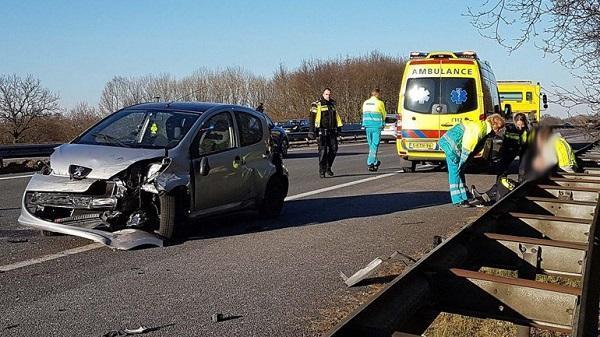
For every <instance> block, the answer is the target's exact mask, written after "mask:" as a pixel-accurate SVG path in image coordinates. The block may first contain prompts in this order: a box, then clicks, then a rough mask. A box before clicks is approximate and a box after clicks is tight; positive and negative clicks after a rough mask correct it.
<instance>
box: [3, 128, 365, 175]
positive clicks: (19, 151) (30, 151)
mask: <svg viewBox="0 0 600 337" xmlns="http://www.w3.org/2000/svg"><path fill="white" fill-rule="evenodd" d="M287 136H288V139H289V141H290V144H291V145H295V146H301V145H305V144H306V145H310V144H311V143H314V141H313V140H311V139H309V137H308V132H290V133H287ZM339 137H340V141H342V142H344V141H351V140H354V141H357V140H360V139H364V138H365V137H366V136H365V131H364V130H361V129H360V128H359V129H356V128H353V129H346V128H343V129H342V132H341V133H340V135H339ZM59 145H61V144H17V145H0V167H2V162H3V159H18V158H33V157H48V156H50V155H51V154H52V152H53V151H54V148H55V147H57V146H59Z"/></svg>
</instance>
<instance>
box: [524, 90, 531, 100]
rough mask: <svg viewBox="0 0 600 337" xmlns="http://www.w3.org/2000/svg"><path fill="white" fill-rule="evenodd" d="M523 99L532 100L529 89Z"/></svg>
mask: <svg viewBox="0 0 600 337" xmlns="http://www.w3.org/2000/svg"><path fill="white" fill-rule="evenodd" d="M525 99H526V100H528V101H532V100H533V93H532V92H531V91H528V92H526V93H525Z"/></svg>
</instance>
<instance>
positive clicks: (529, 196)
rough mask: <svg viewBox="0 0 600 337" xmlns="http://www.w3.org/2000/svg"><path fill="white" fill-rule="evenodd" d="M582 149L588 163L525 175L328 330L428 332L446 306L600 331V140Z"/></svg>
mask: <svg viewBox="0 0 600 337" xmlns="http://www.w3.org/2000/svg"><path fill="white" fill-rule="evenodd" d="M578 157H579V158H580V159H581V160H582V162H583V164H584V167H585V173H555V174H548V175H546V176H544V177H542V178H539V179H535V180H531V181H527V182H525V183H523V184H522V185H520V186H519V187H518V188H516V189H515V190H513V191H512V192H511V193H509V194H508V195H507V196H506V197H504V198H503V199H502V200H500V201H499V202H497V203H496V204H495V205H494V206H492V207H491V208H490V209H489V210H487V212H485V213H484V214H483V215H482V216H481V217H479V218H478V219H477V220H475V221H474V222H472V223H470V224H468V225H466V226H465V227H463V229H462V230H460V231H459V232H458V233H456V234H454V235H453V236H451V237H450V238H448V239H446V240H444V241H443V242H442V243H441V244H439V245H438V246H437V247H435V248H434V249H433V250H432V251H430V252H429V253H428V254H426V255H425V256H424V257H423V258H422V259H420V260H419V261H418V262H416V263H415V264H414V265H412V266H411V267H410V268H408V269H407V270H406V271H405V272H404V273H403V274H402V275H400V276H398V277H396V278H395V279H394V280H393V281H392V282H391V283H389V284H388V285H387V286H386V287H385V288H384V289H383V290H382V291H380V292H379V293H377V294H376V295H375V296H374V297H373V298H371V299H370V300H369V301H368V302H367V303H365V304H363V305H362V306H360V307H359V308H358V309H357V310H356V311H354V312H353V313H351V314H350V315H349V316H348V317H347V318H346V319H345V320H343V321H342V322H341V323H340V324H338V325H337V326H336V327H334V328H333V329H332V330H331V331H330V332H329V333H328V335H329V336H335V337H338V336H392V335H393V336H421V335H422V334H423V333H424V332H425V331H426V330H427V328H428V327H429V326H430V325H431V324H432V323H433V321H434V320H435V318H436V317H437V316H438V315H439V314H440V313H442V312H447V313H454V314H461V315H466V316H471V317H478V318H492V319H498V320H504V321H509V322H513V323H515V324H517V332H518V334H519V336H529V334H530V332H531V327H535V328H541V329H547V330H553V331H559V332H563V333H568V334H571V336H576V337H583V336H598V306H599V296H600V287H599V286H598V283H597V282H598V280H600V247H599V245H600V214H599V213H600V212H599V211H600V208H599V207H598V206H599V193H600V146H598V145H597V143H595V144H594V145H593V146H587V147H585V148H583V149H582V151H579V152H578ZM549 275H551V276H553V278H549V277H548V276H549ZM555 280H559V281H562V283H561V282H558V283H556V282H555ZM567 281H568V282H567ZM565 284H566V285H565Z"/></svg>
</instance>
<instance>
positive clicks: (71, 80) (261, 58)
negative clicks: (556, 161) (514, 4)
mask: <svg viewBox="0 0 600 337" xmlns="http://www.w3.org/2000/svg"><path fill="white" fill-rule="evenodd" d="M481 1H483V0H481ZM468 3H470V4H471V5H472V6H476V5H478V4H479V3H480V1H479V0H477V1H468V2H466V1H465V2H463V1H441V0H439V1H429V2H427V6H425V5H423V2H408V1H406V2H405V1H377V2H373V1H329V2H324V1H294V2H292V1H290V2H284V1H259V0H256V1H241V0H236V1H219V2H217V1H210V2H209V1H183V0H179V1H178V0H174V1H141V0H129V1H112V0H103V1H87V0H78V1H33V0H31V1H18V0H14V1H13V0H0V5H1V7H2V11H1V12H0V74H12V73H16V74H19V75H25V74H32V75H34V76H36V77H38V78H40V79H41V80H42V83H43V85H44V86H46V87H48V88H50V89H52V90H54V91H56V92H58V93H59V94H60V96H61V98H62V104H63V105H64V106H66V107H70V106H73V105H74V104H75V103H77V102H79V101H87V102H89V103H91V104H94V105H95V104H97V103H98V99H99V96H100V93H101V91H102V88H103V86H104V84H105V83H106V82H107V81H109V80H110V79H111V78H112V77H113V76H115V75H125V76H130V75H145V74H150V73H153V74H157V73H164V72H166V73H171V74H173V75H175V76H177V77H181V76H185V75H188V74H190V73H192V72H193V71H194V70H196V69H198V68H201V67H207V68H209V69H210V68H223V67H227V66H242V67H244V68H246V69H248V70H250V71H252V72H255V73H258V74H263V75H267V76H269V75H271V73H272V72H273V70H274V69H275V68H276V67H277V66H278V65H279V64H280V63H281V64H284V65H285V66H287V67H289V68H293V67H296V66H297V65H298V64H299V63H300V62H301V60H302V59H306V58H327V57H337V56H346V55H350V56H353V55H360V54H365V53H368V52H370V51H372V50H379V51H381V52H383V53H385V54H390V55H397V56H406V55H408V53H409V52H410V51H413V50H423V51H427V50H440V49H442V50H444V49H450V50H475V51H477V52H478V53H479V55H480V56H481V57H482V58H485V59H487V60H489V61H490V63H491V64H492V67H493V69H494V72H495V74H496V77H497V78H498V79H532V80H536V81H539V82H541V83H542V85H544V86H547V87H550V86H551V85H552V83H556V84H560V85H564V86H573V85H574V82H573V80H570V76H569V73H568V71H566V70H565V69H563V68H562V67H561V66H560V65H558V64H556V63H553V62H552V58H543V53H542V52H541V51H539V50H537V49H535V48H534V46H533V45H532V44H529V45H526V46H525V47H524V48H523V49H522V50H519V51H518V52H516V53H513V54H511V55H509V54H508V53H507V52H506V51H505V50H503V49H501V48H500V47H499V46H498V45H497V44H496V43H495V42H494V41H491V40H487V39H484V38H482V37H481V36H480V35H479V34H478V32H477V31H476V30H475V29H474V28H473V27H472V26H471V25H470V24H469V18H467V17H464V16H463V15H462V14H463V13H465V12H466V9H467V8H466V7H467V4H468ZM549 112H550V113H552V114H557V115H562V111H561V109H560V108H557V107H554V106H552V107H551V108H550V111H549Z"/></svg>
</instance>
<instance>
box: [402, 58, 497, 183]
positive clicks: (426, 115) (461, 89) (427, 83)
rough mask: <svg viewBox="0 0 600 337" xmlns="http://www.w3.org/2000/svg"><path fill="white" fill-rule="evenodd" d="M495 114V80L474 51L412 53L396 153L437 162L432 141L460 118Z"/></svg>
mask: <svg viewBox="0 0 600 337" xmlns="http://www.w3.org/2000/svg"><path fill="white" fill-rule="evenodd" d="M494 112H500V97H499V95H498V89H497V84H496V78H495V77H494V73H493V72H492V70H491V67H490V65H489V63H488V62H487V61H482V60H480V59H479V58H478V56H477V54H476V53H475V52H470V51H465V52H448V51H441V52H429V53H426V52H412V53H411V54H410V59H409V61H408V62H407V63H406V67H405V69H404V75H403V77H402V84H401V87H400V98H399V103H398V115H399V119H398V121H399V122H398V126H397V127H398V136H397V140H396V147H397V150H398V154H399V155H400V156H401V157H402V158H404V159H406V160H409V161H410V162H411V167H409V168H408V169H409V170H411V171H414V170H415V168H416V165H417V163H419V162H441V161H444V160H445V156H444V152H443V151H442V150H441V149H440V148H439V146H438V143H437V142H438V139H439V138H440V137H441V136H443V135H444V133H445V132H446V131H447V130H448V129H450V128H451V127H453V126H454V125H456V124H458V123H460V122H462V121H463V120H483V119H485V118H486V117H487V116H488V115H489V114H492V113H494Z"/></svg>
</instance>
